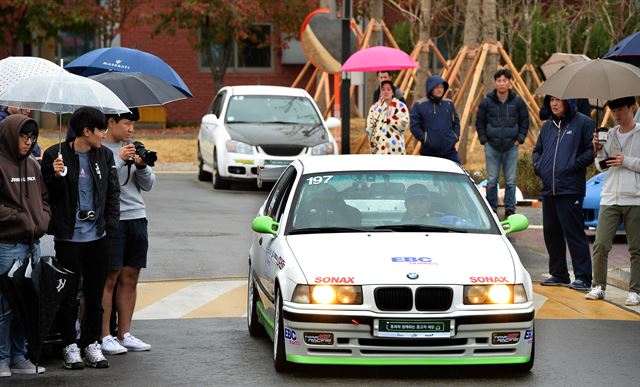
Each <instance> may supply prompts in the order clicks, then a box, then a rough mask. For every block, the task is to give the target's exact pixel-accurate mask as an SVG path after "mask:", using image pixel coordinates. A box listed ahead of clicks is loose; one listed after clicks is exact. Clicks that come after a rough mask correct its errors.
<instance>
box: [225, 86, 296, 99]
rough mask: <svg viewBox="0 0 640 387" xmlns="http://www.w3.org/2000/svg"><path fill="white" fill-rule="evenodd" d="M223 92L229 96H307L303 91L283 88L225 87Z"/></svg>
mask: <svg viewBox="0 0 640 387" xmlns="http://www.w3.org/2000/svg"><path fill="white" fill-rule="evenodd" d="M224 90H227V91H228V92H229V95H285V96H294V97H306V96H307V95H308V94H307V92H306V91H304V90H303V89H298V88H294V87H284V86H262V85H245V86H227V87H225V88H224Z"/></svg>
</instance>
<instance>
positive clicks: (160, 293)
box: [135, 281, 193, 311]
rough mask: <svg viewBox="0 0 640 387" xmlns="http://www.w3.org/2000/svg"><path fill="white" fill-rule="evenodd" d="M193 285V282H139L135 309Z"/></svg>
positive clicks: (142, 307) (140, 308)
mask: <svg viewBox="0 0 640 387" xmlns="http://www.w3.org/2000/svg"><path fill="white" fill-rule="evenodd" d="M190 285H193V282H186V281H185V282H145V283H140V284H138V298H137V299H136V309H135V311H138V310H142V309H144V308H146V307H147V306H149V305H152V304H154V303H156V302H158V301H160V300H161V299H163V298H165V297H166V296H168V295H170V294H172V293H175V292H177V291H178V290H180V289H184V288H186V287H187V286H190Z"/></svg>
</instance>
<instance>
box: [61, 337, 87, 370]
mask: <svg viewBox="0 0 640 387" xmlns="http://www.w3.org/2000/svg"><path fill="white" fill-rule="evenodd" d="M62 357H63V358H64V364H63V366H64V368H66V369H68V370H80V369H83V368H84V363H83V362H82V358H81V357H80V348H78V346H77V345H76V343H73V344H69V345H67V346H66V347H64V348H63V349H62Z"/></svg>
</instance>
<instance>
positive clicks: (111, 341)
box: [100, 335, 127, 355]
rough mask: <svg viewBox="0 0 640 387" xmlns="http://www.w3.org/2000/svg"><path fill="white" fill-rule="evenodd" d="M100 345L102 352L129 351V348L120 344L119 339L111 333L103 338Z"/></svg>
mask: <svg viewBox="0 0 640 387" xmlns="http://www.w3.org/2000/svg"><path fill="white" fill-rule="evenodd" d="M100 347H101V348H102V353H104V354H107V355H118V354H121V353H127V349H126V348H125V347H123V346H122V345H120V343H119V342H118V340H116V338H115V337H113V336H111V335H109V336H105V337H103V338H102V344H100Z"/></svg>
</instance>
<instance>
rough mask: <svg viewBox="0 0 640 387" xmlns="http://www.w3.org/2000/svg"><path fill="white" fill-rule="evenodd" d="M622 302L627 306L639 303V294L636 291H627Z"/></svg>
mask: <svg viewBox="0 0 640 387" xmlns="http://www.w3.org/2000/svg"><path fill="white" fill-rule="evenodd" d="M624 304H625V305H628V306H636V305H640V294H638V293H636V292H629V295H628V296H627V299H626V300H624Z"/></svg>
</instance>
